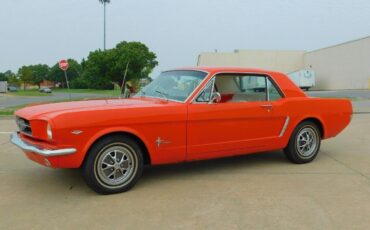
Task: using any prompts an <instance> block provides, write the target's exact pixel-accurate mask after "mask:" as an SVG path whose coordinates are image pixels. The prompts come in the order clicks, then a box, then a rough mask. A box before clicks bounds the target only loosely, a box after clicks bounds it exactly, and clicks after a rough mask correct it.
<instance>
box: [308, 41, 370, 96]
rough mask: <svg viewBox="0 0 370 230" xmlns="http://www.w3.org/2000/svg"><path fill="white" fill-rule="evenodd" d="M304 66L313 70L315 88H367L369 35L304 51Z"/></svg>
mask: <svg viewBox="0 0 370 230" xmlns="http://www.w3.org/2000/svg"><path fill="white" fill-rule="evenodd" d="M304 66H305V68H308V69H313V70H314V71H315V73H316V87H315V88H314V89H319V90H335V89H368V88H369V86H370V37H366V38H363V39H359V40H355V41H350V42H347V43H343V44H340V45H336V46H332V47H328V48H324V49H319V50H315V51H312V52H308V53H305V54H304Z"/></svg>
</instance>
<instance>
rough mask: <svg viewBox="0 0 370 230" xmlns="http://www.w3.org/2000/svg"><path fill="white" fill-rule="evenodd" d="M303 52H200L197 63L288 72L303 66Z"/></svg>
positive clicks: (200, 64)
mask: <svg viewBox="0 0 370 230" xmlns="http://www.w3.org/2000/svg"><path fill="white" fill-rule="evenodd" d="M304 53H305V52H304V51H261V50H236V51H235V52H228V53H227V52H210V53H201V54H200V55H199V58H198V65H199V66H226V67H229V66H240V67H250V68H260V69H267V70H275V71H280V72H284V73H290V72H294V71H296V70H299V69H302V68H303V55H304Z"/></svg>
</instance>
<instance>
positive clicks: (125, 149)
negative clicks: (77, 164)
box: [83, 135, 143, 194]
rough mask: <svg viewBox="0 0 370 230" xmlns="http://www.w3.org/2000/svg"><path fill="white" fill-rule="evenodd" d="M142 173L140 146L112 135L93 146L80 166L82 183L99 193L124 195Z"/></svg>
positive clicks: (126, 138) (127, 139)
mask: <svg viewBox="0 0 370 230" xmlns="http://www.w3.org/2000/svg"><path fill="white" fill-rule="evenodd" d="M142 171H143V156H142V151H141V148H140V146H139V145H138V144H137V143H136V142H135V141H134V140H132V139H131V138H128V137H125V136H120V135H114V136H108V137H106V138H103V139H102V140H99V141H98V142H97V143H95V144H94V145H93V147H92V148H91V149H90V151H89V152H88V155H87V159H86V161H85V163H84V165H83V177H84V179H85V182H86V184H87V185H88V186H89V187H90V188H91V189H93V190H94V191H95V192H97V193H100V194H113V193H120V192H125V191H127V190H129V189H130V188H132V187H133V186H134V185H135V184H136V182H137V181H138V180H139V178H140V176H141V174H142Z"/></svg>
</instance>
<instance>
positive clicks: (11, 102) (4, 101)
mask: <svg viewBox="0 0 370 230" xmlns="http://www.w3.org/2000/svg"><path fill="white" fill-rule="evenodd" d="M71 97H72V99H82V98H107V97H111V96H110V95H105V94H89V93H71ZM68 99H69V94H68V93H53V94H52V95H48V96H41V97H40V96H35V97H23V96H10V95H6V94H0V109H1V108H6V107H12V106H18V105H26V104H32V103H40V102H47V101H59V100H68Z"/></svg>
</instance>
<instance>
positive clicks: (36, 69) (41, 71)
mask: <svg viewBox="0 0 370 230" xmlns="http://www.w3.org/2000/svg"><path fill="white" fill-rule="evenodd" d="M29 68H30V69H31V71H32V76H31V79H30V82H31V83H32V84H34V85H37V86H38V87H39V88H40V84H41V83H42V82H43V81H44V80H46V79H47V77H48V74H49V71H50V68H49V66H48V65H43V64H38V65H31V66H29Z"/></svg>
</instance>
